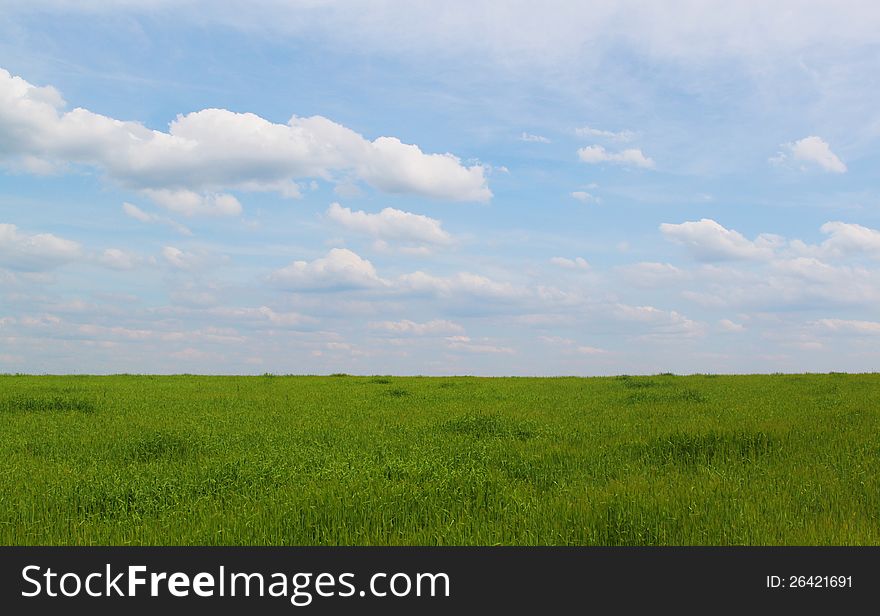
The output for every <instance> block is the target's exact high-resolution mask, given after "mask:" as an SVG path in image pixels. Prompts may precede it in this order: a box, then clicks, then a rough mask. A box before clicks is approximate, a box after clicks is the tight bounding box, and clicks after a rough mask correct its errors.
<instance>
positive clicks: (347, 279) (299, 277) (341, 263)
mask: <svg viewBox="0 0 880 616" xmlns="http://www.w3.org/2000/svg"><path fill="white" fill-rule="evenodd" d="M270 279H271V280H272V281H273V282H275V283H277V284H279V285H281V286H283V287H285V288H290V289H302V290H317V289H325V290H335V289H338V290H341V289H357V288H368V287H377V286H384V285H385V284H387V283H386V282H385V281H383V280H382V279H381V278H379V275H378V274H377V273H376V268H375V267H373V264H372V263H370V262H369V261H367V260H366V259H363V258H361V257H360V256H359V255H358V254H356V253H354V252H352V251H351V250H348V249H347V248H334V249H332V250H331V251H330V252H328V253H327V255H326V256H325V257H321V258H318V259H315V260H314V261H294V262H293V263H291V264H290V265H288V266H286V267H283V268H281V269H279V270H276V271H275V272H274V273H273V274H272V275H271V277H270Z"/></svg>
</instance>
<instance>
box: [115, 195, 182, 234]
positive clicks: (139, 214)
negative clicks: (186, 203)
mask: <svg viewBox="0 0 880 616" xmlns="http://www.w3.org/2000/svg"><path fill="white" fill-rule="evenodd" d="M122 211H123V212H125V215H126V216H129V217H131V218H134V219H135V220H138V221H140V222H144V223H148V224H150V223H155V224H161V225H166V226H169V227H171V228H172V229H174V230H175V231H177V232H178V233H180V234H181V235H187V236H189V235H192V231H190V230H189V229H188V228H187V227H185V226H184V225H182V224H180V223H178V222H177V221H174V220H171V219H170V218H165V217H164V216H157V215H156V214H150V213H149V212H145V211H144V210H142V209H141V208H139V207H138V206H136V205H134V204H133V203H128V202H125V203H123V204H122Z"/></svg>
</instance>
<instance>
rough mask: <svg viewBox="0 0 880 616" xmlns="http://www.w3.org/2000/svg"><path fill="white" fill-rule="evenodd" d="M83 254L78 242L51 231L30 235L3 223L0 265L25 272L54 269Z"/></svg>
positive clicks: (0, 238)
mask: <svg viewBox="0 0 880 616" xmlns="http://www.w3.org/2000/svg"><path fill="white" fill-rule="evenodd" d="M82 256H83V250H82V247H81V246H80V244H79V243H77V242H74V241H72V240H67V239H64V238H61V237H58V236H57V235H53V234H51V233H37V234H33V235H31V234H27V233H23V232H21V231H19V229H18V227H17V226H15V225H12V224H6V223H0V267H6V268H9V269H12V270H19V271H23V272H39V271H44V270H48V269H52V268H54V267H57V266H59V265H63V264H65V263H70V262H71V261H76V260H78V259H80V258H82Z"/></svg>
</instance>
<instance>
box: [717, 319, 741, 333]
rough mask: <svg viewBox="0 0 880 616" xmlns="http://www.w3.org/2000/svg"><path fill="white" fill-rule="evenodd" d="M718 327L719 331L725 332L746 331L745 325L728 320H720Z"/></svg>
mask: <svg viewBox="0 0 880 616" xmlns="http://www.w3.org/2000/svg"><path fill="white" fill-rule="evenodd" d="M718 325H720V326H721V329H723V330H724V331H726V332H744V331H745V330H746V327H745V325H743V324H742V323H736V322H734V321H731V320H730V319H721V320H720V321H718Z"/></svg>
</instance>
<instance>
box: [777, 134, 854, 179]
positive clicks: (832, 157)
mask: <svg viewBox="0 0 880 616" xmlns="http://www.w3.org/2000/svg"><path fill="white" fill-rule="evenodd" d="M782 148H783V149H782V150H781V151H780V152H778V153H777V154H776V156H774V157H772V158H771V159H770V162H772V163H775V164H782V163H785V162H787V161H789V160H795V161H800V162H803V163H808V164H810V165H814V166H817V167H820V168H821V169H824V170H825V171H830V172H832V173H846V165H845V164H844V163H843V161H842V160H840V158H838V156H837V155H836V154H835V153H834V152H832V151H831V146H830V145H828V142H826V141H825V140H824V139H822V138H821V137H816V136H815V135H812V136H810V137H804V138H803V139H799V140H797V141H795V142H793V143H786V144H784V145H783V146H782Z"/></svg>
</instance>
